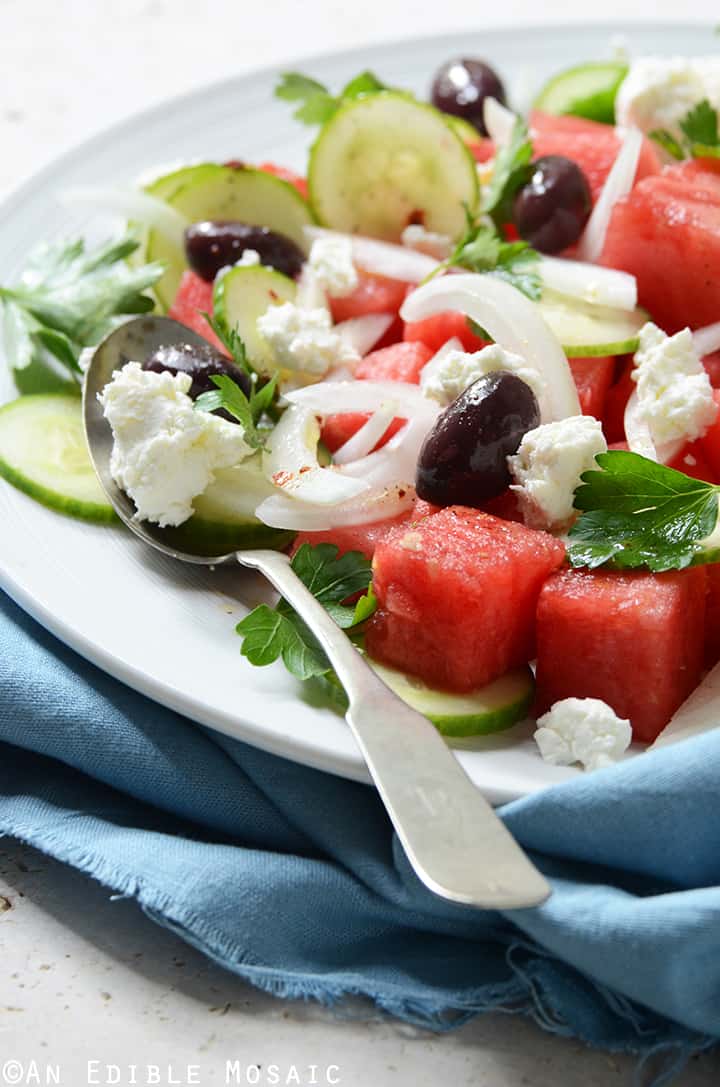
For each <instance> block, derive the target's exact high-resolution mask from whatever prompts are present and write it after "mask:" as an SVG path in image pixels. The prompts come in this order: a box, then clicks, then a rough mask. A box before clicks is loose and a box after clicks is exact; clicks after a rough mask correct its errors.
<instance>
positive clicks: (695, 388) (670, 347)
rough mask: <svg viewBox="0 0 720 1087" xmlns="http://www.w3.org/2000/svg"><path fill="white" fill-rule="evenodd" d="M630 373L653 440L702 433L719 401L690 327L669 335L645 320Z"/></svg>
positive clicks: (686, 437) (691, 438)
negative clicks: (696, 348)
mask: <svg viewBox="0 0 720 1087" xmlns="http://www.w3.org/2000/svg"><path fill="white" fill-rule="evenodd" d="M632 378H633V380H634V381H635V382H637V394H638V405H639V409H640V411H641V413H642V416H643V418H644V419H645V421H646V423H647V425H648V427H649V429H650V435H651V437H652V439H653V441H654V442H655V444H656V445H662V444H663V443H664V442H673V441H678V440H680V439H683V440H687V441H694V440H695V439H696V438H700V437H702V435H703V434H704V433H705V431H706V430H707V428H708V427H709V426H710V425H711V424H712V423H713V422H714V421H715V419H716V417H717V413H718V407H717V404H716V403H715V399H714V397H713V390H712V386H711V384H710V379H709V377H708V375H707V373H706V371H705V368H704V367H703V364H702V362H701V361H700V357H699V355H698V353H697V351H696V350H695V347H694V344H693V338H692V333H691V332H690V329H689V328H685V329H683V330H682V332H677V333H676V334H675V335H674V336H667V335H666V334H665V333H664V332H663V331H662V330H661V329H659V328H658V327H657V325H654V324H652V322H648V323H647V324H646V325H644V326H643V328H642V329H641V330H640V346H639V347H638V350H637V351H636V353H635V369H634V370H633V373H632Z"/></svg>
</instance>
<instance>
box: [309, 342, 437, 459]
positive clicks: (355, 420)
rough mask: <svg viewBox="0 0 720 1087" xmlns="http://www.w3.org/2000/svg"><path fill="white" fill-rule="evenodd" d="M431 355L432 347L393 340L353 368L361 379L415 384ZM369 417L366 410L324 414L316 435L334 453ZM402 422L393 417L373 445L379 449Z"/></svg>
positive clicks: (402, 420)
mask: <svg viewBox="0 0 720 1087" xmlns="http://www.w3.org/2000/svg"><path fill="white" fill-rule="evenodd" d="M432 355H433V353H432V351H431V350H430V348H429V347H426V346H425V344H424V343H395V344H392V345H391V346H390V347H382V348H381V349H380V350H379V351H371V352H370V354H369V355H366V356H365V358H364V359H363V360H362V362H361V363H360V365H359V366H358V368H357V370H356V371H355V376H356V377H357V378H360V380H365V381H405V382H407V383H408V384H413V385H417V383H418V382H419V381H420V371H421V370H422V368H423V366H425V364H426V363H427V362H429V361H430V359H431V358H432ZM369 418H370V416H369V414H368V413H367V412H360V411H352V412H350V411H345V412H341V413H338V414H336V415H328V417H327V419H326V420H325V422H324V423H323V426H322V431H321V435H320V436H321V438H322V441H323V442H324V443H325V445H326V446H327V447H328V449H329V450H330V452H331V453H334V452H335V450H336V449H339V448H340V446H341V445H344V444H345V442H347V441H348V440H349V439H350V438H352V436H353V434H356V433H357V431H358V430H359V429H360V427H361V426H362V425H363V424H364V423H366V422H367V420H368V419H369ZM404 422H405V420H404V419H393V421H392V422H391V423H390V425H389V427H388V428H387V430H386V431H385V433H384V434H383V436H382V438H381V439H380V441H379V442H378V443H377V445H376V446H375V448H376V449H379V448H380V447H381V446H383V445H385V443H386V442H389V441H390V439H391V438H392V436H393V434H397V432H398V430H399V429H400V427H401V426H402V425H403V423H404Z"/></svg>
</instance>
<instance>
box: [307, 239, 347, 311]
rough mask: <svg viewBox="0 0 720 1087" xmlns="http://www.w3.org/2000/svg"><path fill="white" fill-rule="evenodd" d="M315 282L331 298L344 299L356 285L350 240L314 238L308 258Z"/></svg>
mask: <svg viewBox="0 0 720 1087" xmlns="http://www.w3.org/2000/svg"><path fill="white" fill-rule="evenodd" d="M309 264H310V268H311V269H312V271H313V273H314V275H315V280H316V282H317V283H318V284H319V285H320V286H321V287H322V288H323V289H324V290H325V291H327V293H328V294H329V295H330V297H331V298H344V297H345V296H346V295H348V294H350V293H351V292H352V291H354V290H355V288H356V287H357V285H358V274H357V270H356V268H355V265H354V264H353V250H352V239H351V238H343V237H337V236H335V235H329V236H327V237H323V238H316V239H315V241H314V242H313V243H312V248H311V249H310V258H309Z"/></svg>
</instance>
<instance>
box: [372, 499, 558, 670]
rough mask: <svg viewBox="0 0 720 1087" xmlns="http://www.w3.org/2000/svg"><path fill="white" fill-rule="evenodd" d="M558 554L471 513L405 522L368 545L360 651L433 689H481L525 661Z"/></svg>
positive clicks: (546, 542)
mask: <svg viewBox="0 0 720 1087" xmlns="http://www.w3.org/2000/svg"><path fill="white" fill-rule="evenodd" d="M564 555H565V548H564V546H563V545H562V543H560V542H559V541H558V540H555V539H553V537H552V536H549V535H547V534H546V533H544V532H535V531H533V530H532V529H528V528H525V527H524V526H522V525H518V524H513V523H512V522H510V521H503V520H500V518H498V517H492V516H490V515H488V514H486V513H482V512H481V511H480V510H472V509H466V508H464V507H462V506H451V507H449V508H448V509H445V510H442V511H441V512H440V513H436V514H434V515H432V516H429V517H425V518H423V519H421V520H415V519H413V520H412V521H411V522H410V523H409V524H407V525H402V526H401V527H400V528H396V529H393V530H392V531H391V532H390V533H389V534H388V535H387V536H386V537H385V539H383V540H381V541H380V543H379V544H378V545H377V548H376V551H375V558H374V559H373V586H374V589H375V593H376V594H377V597H378V601H379V604H380V608H379V611H378V612H376V614H375V616H373V618H372V620H371V621H370V624H369V627H368V631H367V635H366V639H367V640H366V644H367V648H368V652H369V653H370V655H371V656H372V657H375V658H376V659H377V660H380V661H383V662H384V663H386V664H390V665H393V666H395V667H397V668H401V669H402V670H404V671H405V672H409V673H411V674H413V675H417V676H420V678H421V679H423V680H425V682H427V683H429V684H431V685H432V686H435V687H440V688H445V689H448V690H452V691H469V690H473V689H474V688H476V687H480V686H482V685H483V684H485V683H489V682H490V681H491V680H493V679H496V678H497V677H498V676H500V675H502V674H503V673H504V672H507V671H508V670H509V669H510V668H514V667H516V666H518V665H520V664H522V663H523V662H525V661H527V660H528V659H529V657H530V653H531V647H532V642H533V630H534V621H535V608H536V604H537V598H538V594H539V592H540V589H541V587H542V584H543V582H544V581H545V579H546V578H547V577H548V575H549V574H550V573H551V572H552V571H553V570H556V569H557V568H558V566H560V564H561V563H562V561H563V558H564Z"/></svg>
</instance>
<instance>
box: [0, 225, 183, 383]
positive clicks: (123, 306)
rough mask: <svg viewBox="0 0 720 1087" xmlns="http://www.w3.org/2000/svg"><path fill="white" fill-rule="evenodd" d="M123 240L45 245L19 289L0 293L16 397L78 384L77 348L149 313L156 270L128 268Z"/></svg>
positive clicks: (129, 240) (133, 243)
mask: <svg viewBox="0 0 720 1087" xmlns="http://www.w3.org/2000/svg"><path fill="white" fill-rule="evenodd" d="M138 245H139V242H138V241H137V239H135V238H133V237H132V236H130V235H128V236H127V237H124V238H120V239H119V240H116V241H109V242H106V243H104V244H103V245H100V246H98V247H97V248H95V249H92V250H88V249H86V246H85V242H84V241H83V240H82V239H76V240H72V241H68V240H67V239H65V240H63V241H60V242H54V243H52V244H46V245H43V246H41V247H39V248H38V249H37V250H35V251H34V252H33V253H32V254H31V255H30V257H29V259H28V261H27V264H26V266H25V269H24V271H23V272H22V274H21V276H20V280H19V282H18V283H17V284H16V285H15V286H13V287H0V303H2V308H3V310H4V316H5V321H4V333H5V343H6V349H7V353H8V356H9V359H10V362H11V364H12V366H13V370H14V374H15V379H16V383H17V385H18V388H19V389H20V391H21V392H51V391H56V390H57V389H58V388H61V387H62V388H65V389H67V388H68V385H70V386H72V385H73V384H74V385H75V386H76V387H77V385H79V382H80V368H79V366H78V358H79V356H80V352H81V350H82V349H83V347H91V346H94V345H95V344H96V343H98V342H99V341H100V340H101V339H102V338H103V337H104V336H106V335H107V333H108V332H110V331H111V329H112V328H113V326H114V325H115V324H116V323H117V320H118V318H120V317H125V316H129V315H131V314H136V313H147V312H149V311H150V310H152V309H153V308H154V303H153V300H152V298H150V297H148V296H147V295H146V294H145V293H144V292H145V291H146V290H147V289H148V288H149V287H152V285H153V284H154V283H156V282H157V280H158V279H159V278H160V276H161V275H162V273H163V266H162V265H161V264H159V263H153V264H147V265H144V266H142V267H132V266H131V265H129V264H128V263H127V257H129V256H130V255H131V254H132V253H133V252H135V250H136V249H137V248H138Z"/></svg>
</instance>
